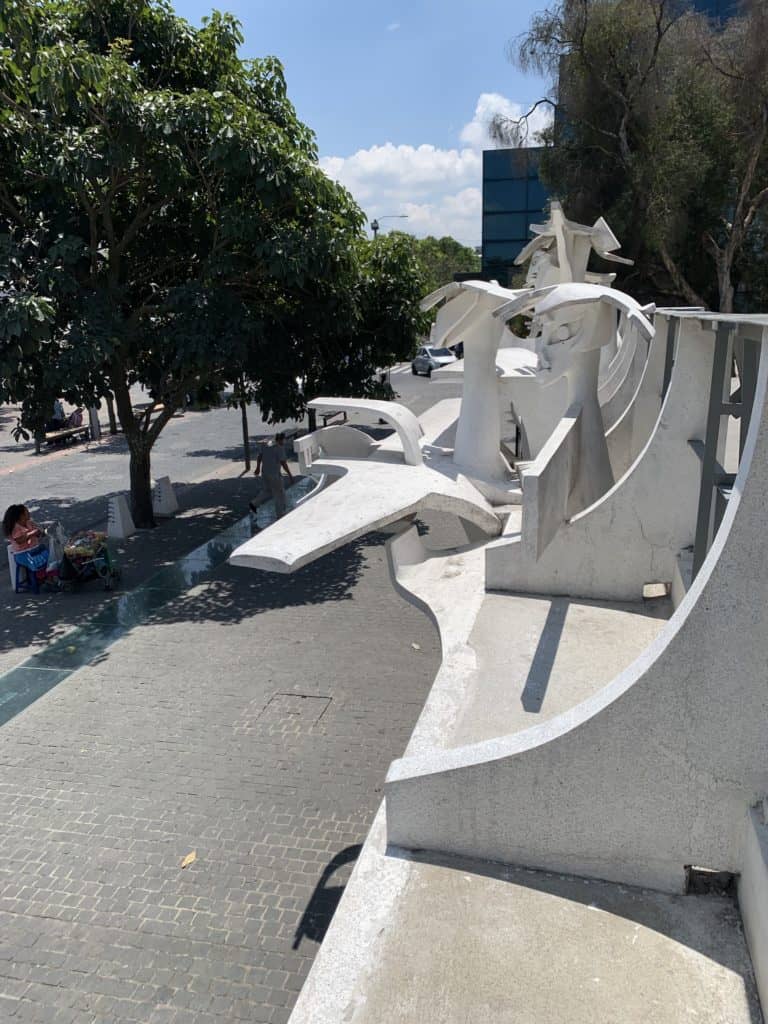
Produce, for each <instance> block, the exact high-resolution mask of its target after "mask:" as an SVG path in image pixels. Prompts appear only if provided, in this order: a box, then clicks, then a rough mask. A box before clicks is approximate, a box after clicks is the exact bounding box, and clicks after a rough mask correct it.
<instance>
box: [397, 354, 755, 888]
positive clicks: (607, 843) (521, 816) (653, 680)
mask: <svg viewBox="0 0 768 1024" xmlns="http://www.w3.org/2000/svg"><path fill="white" fill-rule="evenodd" d="M683 364H684V360H683V359H682V358H681V359H679V360H678V366H680V365H683ZM678 366H676V369H677V368H678ZM767 384H768V358H763V359H762V360H761V366H760V373H759V378H758V385H757V395H756V400H755V401H756V404H755V414H754V415H753V417H752V422H751V426H750V432H749V436H748V439H747V444H746V447H745V451H744V455H743V458H742V462H741V466H740V470H739V474H738V477H737V480H736V484H735V487H734V490H733V497H732V498H731V501H730V502H729V506H728V509H727V511H726V514H725V517H724V519H723V523H722V525H721V528H720V530H719V532H718V534H717V536H716V538H715V541H714V544H713V545H712V548H711V550H710V552H709V554H708V556H707V559H706V561H705V563H704V565H703V566H702V569H701V570H700V572H699V574H698V576H697V578H696V580H695V581H694V583H693V585H692V587H691V588H690V590H689V591H688V594H687V595H686V597H685V598H684V600H683V601H682V603H681V605H680V606H679V608H678V609H677V611H676V612H675V614H674V616H673V617H672V619H671V620H670V621H669V623H668V624H667V625H666V627H665V628H664V630H663V631H662V632H661V634H660V635H659V637H658V638H657V640H656V641H655V642H654V643H653V644H652V645H651V646H650V647H649V648H648V649H647V650H646V651H645V653H644V654H643V655H642V656H641V657H640V658H638V659H637V661H635V662H634V663H633V664H632V665H631V666H629V668H627V669H626V670H625V671H624V672H623V673H622V674H621V675H619V676H618V677H617V678H616V679H615V680H614V681H613V682H612V683H611V684H609V685H608V686H606V687H605V688H604V689H603V690H601V691H600V692H599V693H597V694H596V695H595V696H594V697H592V698H591V699H589V700H587V701H585V702H584V703H582V704H580V705H579V706H577V707H575V708H573V709H572V710H571V711H569V712H567V713H566V714H563V715H561V716H559V717H558V718H555V719H552V720H550V721H549V722H547V723H545V724H543V725H541V726H537V727H534V728H533V729H530V730H527V731H525V732H522V733H518V734H515V735H510V736H503V737H499V738H498V739H496V740H492V741H488V742H484V743H478V744H474V745H471V746H466V747H461V748H457V749H453V750H445V751H439V752H434V753H431V754H425V755H421V756H417V757H413V758H405V759H402V760H400V761H396V762H394V763H393V765H392V767H391V769H390V773H389V775H388V779H387V784H386V804H387V824H388V838H389V842H390V843H391V844H395V845H397V846H402V847H406V848H419V849H422V850H436V851H442V852H447V853H452V854H466V855H468V856H472V857H480V858H487V859H489V860H495V861H502V862H507V863H513V864H521V865H526V866H529V867H537V868H544V869H550V870H555V871H563V872H568V873H572V874H578V875H587V876H593V877H598V878H605V879H609V880H613V881H618V882H625V883H631V884H636V885H647V886H651V887H654V888H659V889H664V890H669V891H679V890H681V889H682V888H683V885H684V877H685V876H684V867H685V865H689V864H695V865H698V866H704V867H711V868H714V869H718V870H727V871H735V872H737V871H739V869H740V867H741V863H742V844H743V836H744V820H745V815H746V811H747V808H748V807H749V806H750V805H752V804H753V803H755V801H756V800H757V799H758V798H759V797H761V796H762V795H763V794H764V793H766V791H768V729H766V723H767V722H768V573H767V572H766V565H767V564H768V533H767V532H766V529H765V508H766V503H768V409H767V408H766V401H765V399H766V389H767ZM511 625H512V626H513V624H511Z"/></svg>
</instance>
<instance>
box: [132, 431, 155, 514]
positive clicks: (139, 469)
mask: <svg viewBox="0 0 768 1024" xmlns="http://www.w3.org/2000/svg"><path fill="white" fill-rule="evenodd" d="M130 453H131V462H130V477H131V515H132V516H133V521H134V523H135V524H136V526H137V527H138V528H139V529H140V530H147V529H151V528H152V527H153V526H154V525H155V516H154V513H153V511H152V480H151V476H150V448H149V447H148V446H147V445H146V443H143V442H142V441H139V440H137V439H134V440H133V441H132V443H131V445H130Z"/></svg>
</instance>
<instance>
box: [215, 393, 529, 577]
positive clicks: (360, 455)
mask: <svg viewBox="0 0 768 1024" xmlns="http://www.w3.org/2000/svg"><path fill="white" fill-rule="evenodd" d="M309 405H310V408H316V409H334V410H335V409H341V410H345V409H346V410H347V411H354V412H355V413H356V414H357V415H358V416H360V415H362V414H364V413H367V414H368V416H369V418H370V421H371V423H376V422H377V421H378V419H379V418H381V417H386V419H387V420H388V422H390V423H391V424H392V425H394V426H395V427H396V430H395V433H394V434H393V435H392V436H391V437H390V438H386V439H385V440H384V441H378V442H373V441H371V440H370V439H368V440H369V441H370V443H369V444H366V443H365V441H363V442H362V444H359V443H355V444H354V445H353V444H351V443H350V442H349V439H348V438H346V437H345V435H343V434H340V435H338V434H330V435H329V434H328V433H327V432H326V431H325V430H324V431H318V432H317V433H316V434H310V435H309V436H308V437H307V438H303V439H301V440H300V442H299V452H300V458H301V460H302V465H303V466H305V467H306V468H307V471H308V472H309V473H311V475H312V476H313V477H315V478H318V479H321V478H325V479H326V480H328V481H333V483H332V484H331V485H330V486H327V487H326V486H324V487H323V488H322V489H320V490H319V491H318V492H317V493H315V495H314V496H313V497H312V498H311V499H310V500H309V501H306V502H303V503H301V504H300V505H298V506H297V507H296V508H294V509H293V510H292V511H291V512H290V513H289V514H288V515H286V516H284V517H283V518H282V519H279V520H278V521H277V522H276V523H274V524H273V525H271V526H270V527H269V529H268V530H264V531H262V532H261V533H260V534H258V535H257V536H256V537H254V538H252V539H251V540H249V541H246V543H245V544H242V545H241V546H240V547H239V548H237V550H236V551H235V552H234V553H233V554H232V555H231V557H230V561H231V562H232V563H233V564H234V565H244V566H249V567H251V568H258V569H269V570H272V571H273V572H293V571H294V570H295V569H298V568H300V567H301V566H302V565H306V564H307V563H308V562H311V561H313V560H314V559H315V558H318V557H320V555H323V554H325V553H326V552H328V551H332V550H334V549H335V548H337V547H339V546H340V545H341V544H344V543H347V542H348V541H350V540H354V539H355V538H356V537H360V536H362V535H363V534H364V533H367V532H368V531H369V530H372V529H376V528H379V527H382V526H386V525H387V524H389V523H393V522H396V521H398V520H399V519H403V518H406V517H408V516H411V515H414V514H416V513H418V512H419V511H422V510H427V509H436V510H440V511H447V512H451V513H453V514H454V515H456V516H457V517H458V518H460V519H462V520H465V521H466V522H468V523H471V524H473V525H474V526H475V527H477V528H478V529H479V530H480V531H481V532H482V533H484V534H485V535H486V536H489V537H492V536H498V534H499V533H500V532H501V520H500V519H499V517H498V516H497V515H496V514H495V513H494V511H493V508H492V507H491V504H490V503H489V502H488V500H487V499H486V498H485V497H484V495H483V493H481V491H480V490H479V489H478V486H477V484H476V481H474V480H470V479H469V478H468V477H467V475H466V474H465V473H464V472H462V470H461V468H460V467H458V466H456V465H455V463H454V462H453V459H452V455H453V451H452V449H446V448H444V447H443V446H442V445H440V444H439V443H438V440H439V438H440V436H441V435H442V434H443V433H444V432H445V430H446V428H448V427H450V425H451V424H452V423H453V422H455V419H456V415H457V408H456V403H455V402H454V401H450V400H449V401H447V402H441V403H439V404H438V406H437V407H435V409H434V410H433V415H432V416H430V417H429V420H430V424H429V429H427V430H425V428H424V422H425V420H424V418H422V422H419V421H418V420H417V419H416V418H415V417H414V416H413V414H412V413H411V412H410V411H409V410H408V409H406V408H405V407H404V406H401V405H398V404H397V403H396V402H378V401H374V400H370V401H369V400H367V399H347V398H338V399H328V398H318V399H314V400H313V401H312V402H310V403H309ZM350 429H352V428H350ZM358 433H359V432H358ZM329 436H330V444H329V443H328V442H329ZM323 445H327V446H328V447H326V449H325V452H323ZM408 460H410V461H408ZM486 483H487V485H488V486H489V487H490V486H491V484H492V481H487V482H486ZM509 486H510V491H513V490H514V489H515V483H514V482H511V483H510V485H509Z"/></svg>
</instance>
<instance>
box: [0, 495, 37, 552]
mask: <svg viewBox="0 0 768 1024" xmlns="http://www.w3.org/2000/svg"><path fill="white" fill-rule="evenodd" d="M3 533H4V534H5V536H6V537H7V538H8V540H9V541H10V544H11V551H13V552H14V554H16V553H17V552H19V551H32V550H33V549H35V548H39V547H44V546H45V545H46V544H47V538H46V536H45V531H44V530H43V529H41V527H39V526H38V525H37V523H36V522H35V521H34V520H33V519H32V517H31V516H30V514H29V509H28V508H27V506H26V505H10V506H9V507H8V508H7V509H6V511H5V515H4V516H3Z"/></svg>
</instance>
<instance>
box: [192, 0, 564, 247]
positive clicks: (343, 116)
mask: <svg viewBox="0 0 768 1024" xmlns="http://www.w3.org/2000/svg"><path fill="white" fill-rule="evenodd" d="M545 2H546V0H512V2H510V0H411V2H409V3H406V2H404V0H403V2H386V0H385V2H380V3H370V2H367V0H357V2H353V0H272V2H264V0H229V2H227V0H219V6H220V7H221V8H222V9H224V10H229V11H231V13H233V14H234V15H235V16H236V17H237V18H238V19H239V20H240V21H241V22H242V24H243V31H244V34H245V43H244V45H243V48H242V53H243V56H246V57H256V56H263V55H265V54H274V55H276V56H278V57H279V58H280V59H281V60H282V62H283V64H284V66H285V71H286V78H287V82H288V94H289V96H290V98H291V99H292V101H293V103H294V105H295V106H296V109H297V111H298V114H299V116H300V117H301V118H302V120H304V121H305V122H306V123H307V124H308V125H309V126H310V127H311V128H312V129H313V130H314V131H315V133H316V135H317V140H318V146H319V150H320V157H321V165H322V166H323V167H324V169H325V170H326V171H327V173H329V174H331V175H332V176H333V177H336V178H337V179H338V180H340V181H341V182H343V184H345V185H346V186H347V187H348V188H349V189H350V190H351V191H352V193H353V195H354V196H355V198H356V199H357V201H358V202H359V203H360V205H361V206H362V207H363V209H364V210H365V212H366V213H367V214H368V216H369V217H370V218H373V217H382V216H385V215H387V214H395V213H407V214H408V221H382V229H383V228H385V227H398V228H401V229H406V230H409V231H413V233H414V234H417V235H424V234H438V235H440V234H453V235H454V236H455V237H457V238H459V239H460V240H461V241H463V242H465V243H466V244H473V245H474V244H478V243H479V241H480V180H481V163H480V153H481V151H482V149H483V148H489V147H490V145H491V143H490V142H488V140H487V137H486V125H487V121H488V118H489V117H490V116H491V114H492V113H493V112H494V110H496V109H502V110H507V111H509V112H511V113H514V112H515V111H517V110H518V109H520V108H524V107H526V106H527V105H529V104H530V103H531V102H532V101H534V100H535V99H537V98H538V97H539V96H540V95H541V94H542V91H543V89H544V83H542V82H541V81H539V80H538V79H536V78H534V77H531V76H523V75H522V74H521V73H520V72H519V71H517V69H516V68H514V67H513V66H512V65H511V64H510V63H509V60H508V59H507V54H506V46H507V43H508V42H509V40H510V39H512V38H514V37H515V36H516V35H518V34H519V33H520V32H522V31H523V30H524V29H525V28H526V26H527V24H528V21H529V19H530V16H531V14H532V13H533V12H535V11H537V10H540V9H541V8H542V7H544V6H545ZM175 7H176V10H177V12H178V13H179V14H180V15H181V16H182V17H184V18H187V20H189V21H190V22H192V23H193V24H195V25H197V24H199V23H200V19H201V18H202V17H203V16H204V15H205V14H207V13H209V12H210V9H211V5H210V4H209V3H206V2H204V0H177V2H176V3H175Z"/></svg>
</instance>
